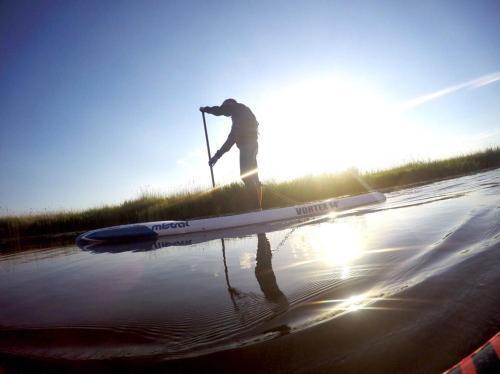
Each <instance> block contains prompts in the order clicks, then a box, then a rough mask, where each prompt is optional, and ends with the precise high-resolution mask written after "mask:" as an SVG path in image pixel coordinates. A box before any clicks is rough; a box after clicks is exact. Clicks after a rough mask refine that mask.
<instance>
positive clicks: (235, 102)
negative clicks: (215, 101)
mask: <svg viewBox="0 0 500 374" xmlns="http://www.w3.org/2000/svg"><path fill="white" fill-rule="evenodd" d="M237 103H238V102H237V101H236V100H234V99H226V100H224V102H223V103H222V105H221V106H222V107H228V106H231V105H234V104H237Z"/></svg>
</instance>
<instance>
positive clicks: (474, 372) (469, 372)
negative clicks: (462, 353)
mask: <svg viewBox="0 0 500 374" xmlns="http://www.w3.org/2000/svg"><path fill="white" fill-rule="evenodd" d="M485 373H500V331H499V332H497V333H496V335H495V336H493V337H492V338H491V339H490V340H488V342H486V343H485V344H483V345H482V346H481V347H480V348H478V349H477V350H476V351H474V353H472V354H471V355H469V356H467V357H465V358H464V359H463V360H462V361H460V362H459V363H458V364H456V365H455V366H453V367H452V368H451V369H449V370H447V371H446V372H445V374H485Z"/></svg>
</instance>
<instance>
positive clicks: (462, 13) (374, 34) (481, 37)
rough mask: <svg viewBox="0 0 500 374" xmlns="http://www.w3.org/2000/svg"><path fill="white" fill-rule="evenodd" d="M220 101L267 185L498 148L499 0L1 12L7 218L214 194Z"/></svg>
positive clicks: (69, 5) (0, 137) (66, 6)
mask: <svg viewBox="0 0 500 374" xmlns="http://www.w3.org/2000/svg"><path fill="white" fill-rule="evenodd" d="M228 97H233V98H235V99H237V100H238V101H240V102H243V103H245V104H246V105H248V106H249V107H250V108H251V109H252V110H253V111H254V113H255V114H256V116H257V118H258V120H259V122H260V124H261V126H260V151H259V156H258V160H259V167H260V174H261V179H263V180H264V181H266V180H271V179H275V180H281V179H286V178H291V177H296V176H300V175H304V174H308V173H319V172H324V171H336V170H341V169H345V168H347V167H352V166H356V167H358V168H360V169H362V170H370V169H374V168H384V167H390V166H392V165H395V164H400V163H402V162H405V161H408V160H412V159H422V158H424V159H427V158H437V157H446V156H450V155H454V154H458V153H463V152H469V151H473V150H477V149H481V148H484V147H486V146H494V145H500V105H498V103H499V102H500V2H499V1H497V0H492V1H481V0H478V1H459V0H449V1H435V0H432V1H424V0H420V1H368V0H367V1H246V2H241V1H238V2H236V1H227V2H223V1H198V2H196V1H194V2H193V1H179V2H174V1H120V2H112V1H105V2H103V1H83V0H82V1H50V2H47V1H40V2H36V1H35V2H34V1H16V0H13V1H2V2H1V3H0V173H1V174H0V175H1V178H2V179H1V183H0V214H15V213H28V212H33V211H35V212H36V211H43V210H46V209H48V210H57V209H80V208H87V207H92V206H96V205H100V204H112V203H118V202H120V201H123V200H125V199H129V198H134V197H137V196H138V194H139V193H141V192H142V191H149V192H173V191H178V190H183V189H191V188H196V187H200V186H208V185H209V184H210V174H209V169H208V165H207V154H206V148H205V139H204V135H203V125H202V120H201V114H200V112H199V111H198V108H199V107H200V106H204V105H219V104H220V103H221V102H222V101H223V100H224V99H226V98H228ZM207 122H208V127H209V135H210V140H211V147H212V150H213V151H215V150H217V149H218V148H219V147H220V146H221V145H222V143H223V142H224V140H225V137H226V136H227V133H228V132H229V129H230V120H229V119H228V118H225V117H221V118H218V117H213V116H207ZM214 172H215V177H216V180H217V181H218V182H219V183H227V182H231V181H237V180H239V170H238V151H237V148H236V147H235V148H234V149H233V150H231V152H229V153H228V154H226V155H225V157H223V158H222V159H221V160H220V161H219V163H218V164H217V165H216V166H215V169H214Z"/></svg>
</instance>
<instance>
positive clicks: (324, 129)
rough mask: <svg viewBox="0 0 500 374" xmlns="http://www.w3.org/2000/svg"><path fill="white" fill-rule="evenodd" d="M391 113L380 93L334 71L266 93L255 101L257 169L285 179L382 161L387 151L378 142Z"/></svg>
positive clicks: (387, 127) (391, 123)
mask: <svg viewBox="0 0 500 374" xmlns="http://www.w3.org/2000/svg"><path fill="white" fill-rule="evenodd" d="M393 113H394V111H393V110H391V105H390V103H389V102H388V100H386V99H385V98H384V95H383V94H381V93H380V92H376V91H375V90H373V89H370V88H369V87H368V86H367V85H366V84H363V83H362V82H359V81H357V80H354V79H348V78H346V77H341V76H337V75H329V76H324V77H321V78H315V79H307V80H303V81H300V82H298V83H295V84H292V85H290V86H288V87H286V88H285V89H283V90H280V91H279V92H275V93H273V94H270V95H267V96H265V97H264V98H263V99H262V102H261V104H260V105H259V121H260V122H261V124H262V125H261V140H260V142H261V148H260V151H259V154H260V156H259V157H260V158H261V159H262V160H263V162H262V163H261V165H262V167H261V169H262V170H261V171H260V172H261V174H263V176H264V178H266V177H269V178H273V179H288V178H293V177H297V176H302V175H305V174H317V173H322V172H334V171H339V170H344V169H347V168H350V167H358V168H363V167H365V166H367V165H368V164H369V162H368V163H367V160H368V161H370V162H372V163H373V160H374V159H377V160H380V161H384V158H388V157H390V155H389V154H387V153H386V152H385V151H384V148H381V147H380V145H381V144H383V143H384V142H385V138H386V136H387V132H388V131H390V130H391V127H395V118H393V117H394V115H393Z"/></svg>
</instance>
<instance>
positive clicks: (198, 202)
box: [0, 147, 500, 239]
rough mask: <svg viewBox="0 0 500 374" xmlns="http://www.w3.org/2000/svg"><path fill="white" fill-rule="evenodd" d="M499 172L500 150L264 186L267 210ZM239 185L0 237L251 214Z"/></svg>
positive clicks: (72, 216)
mask: <svg viewBox="0 0 500 374" xmlns="http://www.w3.org/2000/svg"><path fill="white" fill-rule="evenodd" d="M496 167H500V147H497V148H495V149H488V150H486V151H483V152H478V153H474V154H469V155H464V156H459V157H454V158H450V159H446V160H437V161H427V162H412V163H408V164H406V165H402V166H399V167H396V168H392V169H388V170H381V171H375V172H369V173H365V174H361V175H358V174H357V173H354V172H343V173H337V174H324V175H320V176H306V177H303V178H299V179H295V180H291V181H287V182H281V183H267V184H265V186H264V201H263V205H264V208H272V207H279V206H286V205H291V204H297V203H301V202H307V201H313V200H319V199H325V198H329V197H336V196H342V195H347V194H357V193H362V192H365V191H366V190H367V186H369V187H370V188H372V189H377V190H384V189H388V188H396V187H398V186H404V185H408V184H413V183H420V182H426V181H432V180H436V179H443V178H450V177H455V176H459V175H464V174H468V173H472V172H476V171H480V170H484V169H490V168H496ZM245 196H246V194H245V191H244V189H243V186H242V185H241V184H236V183H235V184H231V185H228V186H224V187H222V188H219V189H216V190H213V191H208V192H192V193H191V192H186V193H178V194H175V195H170V196H161V195H146V196H142V197H139V198H137V199H135V200H130V201H125V202H124V203H122V204H121V205H117V206H103V207H99V208H93V209H88V210H84V211H69V212H55V213H48V214H32V215H23V216H9V217H3V218H0V238H3V239H5V238H15V237H17V238H19V237H24V236H39V235H52V234H58V233H65V232H81V231H87V230H91V229H95V228H99V227H105V226H113V225H120V224H126V223H133V222H145V221H155V220H167V219H174V220H177V219H188V218H194V217H206V216H215V215H220V214H228V213H238V212H243V211H246V210H248V209H249V207H250V204H249V201H248V200H247V199H246V198H245Z"/></svg>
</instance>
